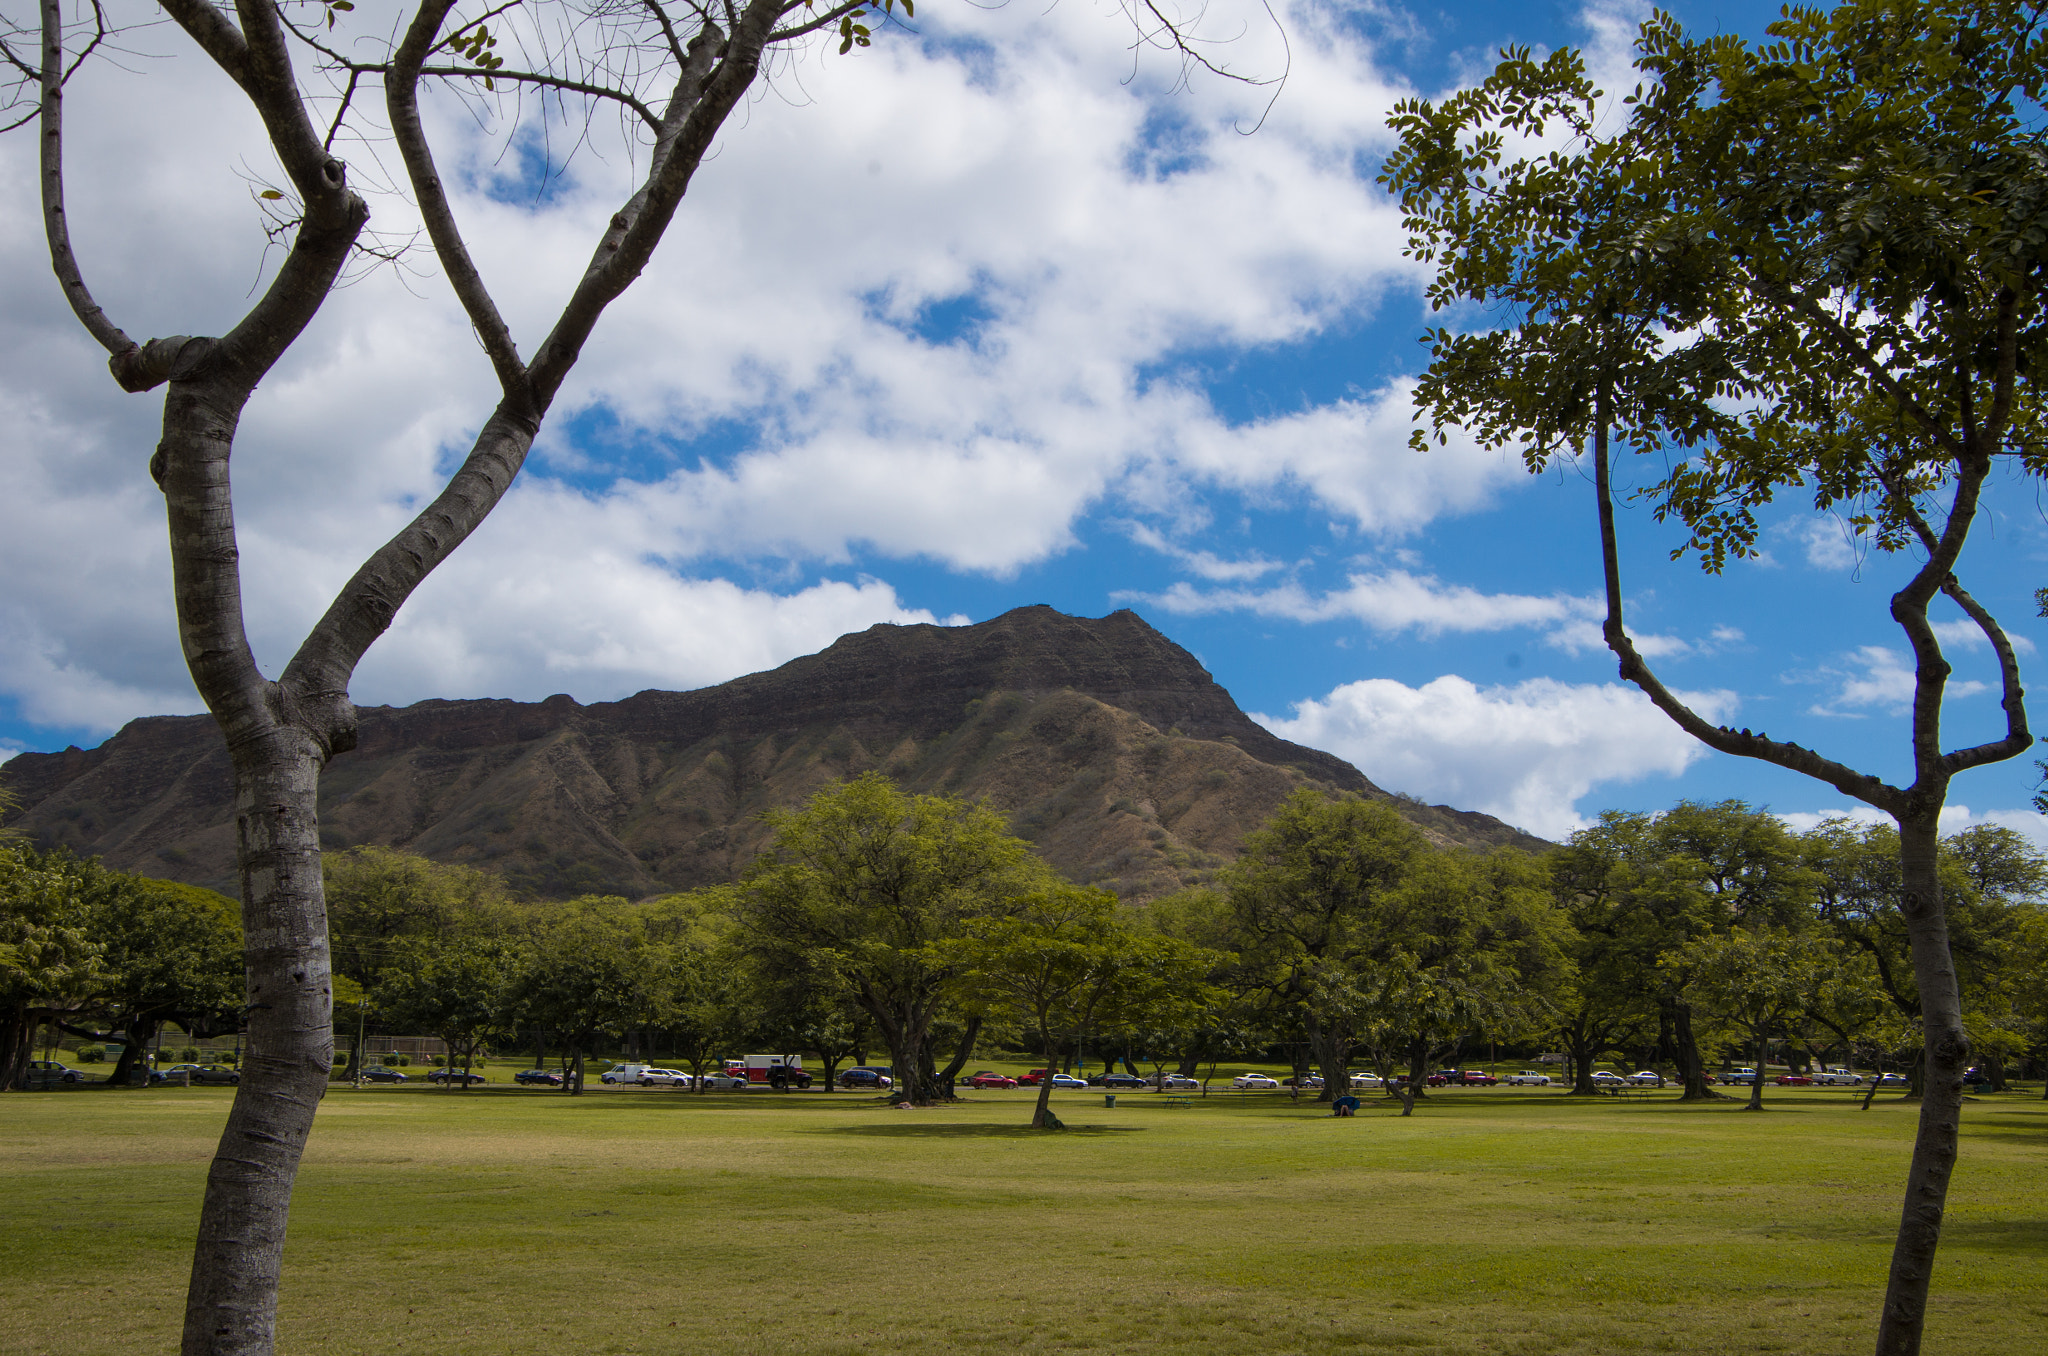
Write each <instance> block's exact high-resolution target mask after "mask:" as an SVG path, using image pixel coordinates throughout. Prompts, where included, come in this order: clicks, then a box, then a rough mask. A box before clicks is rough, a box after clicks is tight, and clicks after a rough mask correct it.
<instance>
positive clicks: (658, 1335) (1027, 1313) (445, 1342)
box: [0, 1071, 2048, 1356]
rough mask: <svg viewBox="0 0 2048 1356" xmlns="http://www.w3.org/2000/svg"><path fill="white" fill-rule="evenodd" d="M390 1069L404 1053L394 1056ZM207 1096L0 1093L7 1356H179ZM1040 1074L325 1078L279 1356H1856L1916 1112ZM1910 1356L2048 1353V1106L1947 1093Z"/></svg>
mask: <svg viewBox="0 0 2048 1356" xmlns="http://www.w3.org/2000/svg"><path fill="white" fill-rule="evenodd" d="M408 1072H410V1071H408ZM231 1095H232V1094H231V1091H230V1090H229V1089H225V1088H194V1089H189V1090H188V1089H152V1090H149V1091H146V1092H142V1091H119V1092H111V1091H92V1090H64V1091H57V1092H51V1093H31V1094H7V1095H4V1096H0V1161H4V1166H5V1170H6V1180H7V1183H8V1186H7V1189H6V1191H5V1193H4V1195H0V1305H4V1310H5V1312H7V1313H8V1314H9V1316H10V1317H9V1321H8V1322H7V1323H5V1324H4V1325H0V1353H10V1354H11V1353H31V1352H34V1353H51V1354H52V1356H57V1354H59V1353H61V1354H62V1356H84V1354H86V1353H101V1352H107V1353H116V1352H118V1353H128V1352H150V1353H162V1352H165V1351H169V1350H172V1349H174V1348H175V1346H176V1341H177V1332H178V1328H179V1323H180V1317H181V1310H182V1303H183V1295H184V1281H185V1272H186V1267H187V1265H188V1263H189V1254H190V1246H191V1244H190V1237H191V1229H192V1226H193V1221H194V1218H195V1216H196V1214H197V1210H198V1205H199V1197H200V1192H201V1189H202V1183H203V1180H204V1175H205V1170H206V1162H207V1160H208V1158H209V1157H210V1156H211V1153H212V1150H213V1144H214V1139H215V1137H216V1136H217V1134H218V1132H219V1128H220V1122H221V1118H222V1115H223V1114H224V1113H225V1111H226V1108H227V1105H228V1099H229V1097H230V1096H231ZM1033 1095H1034V1093H1033V1092H1032V1091H1031V1090H1029V1089H1020V1090H1018V1091H1015V1092H991V1093H975V1094H972V1095H971V1097H969V1099H968V1100H965V1101H963V1102H962V1103H961V1104H959V1105H958V1106H954V1107H948V1108H944V1109H937V1110H927V1111H898V1110H893V1109H887V1108H884V1107H881V1106H878V1105H877V1104H876V1103H875V1102H874V1101H873V1100H872V1099H871V1098H869V1097H866V1096H861V1095H855V1094H848V1093H832V1094H827V1093H824V1092H822V1091H812V1092H808V1093H792V1094H785V1095H778V1094H774V1093H770V1092H766V1091H756V1092H747V1093H725V1094H720V1093H712V1094H708V1095H703V1096H698V1095H692V1094H688V1093H678V1092H671V1091H669V1090H667V1089H647V1090H643V1089H639V1088H629V1089H617V1090H603V1091H598V1090H596V1089H595V1085H594V1082H593V1091H592V1092H591V1093H590V1094H589V1095H587V1096H584V1097H582V1098H570V1097H565V1096H563V1095H562V1094H560V1093H558V1092H543V1091H518V1090H514V1089H512V1088H510V1087H507V1086H504V1085H503V1084H502V1083H501V1082H500V1081H499V1080H498V1079H495V1078H494V1080H493V1086H492V1087H491V1088H488V1089H480V1090H477V1091H472V1092H469V1093H466V1094H465V1093H456V1092H447V1091H433V1090H429V1089H426V1088H424V1087H420V1086H408V1087H380V1088H371V1089H364V1090H356V1089H352V1088H348V1087H345V1086H343V1087H337V1088H336V1089H335V1090H334V1091H333V1092H331V1093H330V1094H329V1095H328V1098H327V1100H326V1102H325V1104H324V1105H323V1107H322V1109H321V1113H320V1122H319V1126H318V1128H317V1129H316V1131H315V1133H314V1136H313V1142H312V1146H311V1148H310V1150H309V1151H308V1154H307V1157H306V1163H305V1168H304V1171H303V1172H302V1173H301V1175H300V1178H299V1189H298V1196H297V1202H296V1205H295V1208H294V1217H293V1224H292V1242H291V1245H290V1249H289V1252H288V1254H287V1258H286V1281H285V1290H284V1297H283V1305H282V1316H281V1320H280V1326H281V1335H282V1341H281V1346H282V1348H283V1349H284V1350H286V1351H297V1352H312V1351H318V1352H320V1353H322V1354H323V1356H329V1354H331V1356H353V1354H354V1353H362V1354H363V1356H392V1354H393V1353H471V1352H474V1353H529V1352H530V1353H536V1354H537V1356H583V1353H600V1352H604V1353H609V1352H645V1353H686V1352H687V1353H692V1356H696V1354H697V1353H727V1352H730V1353H771V1352H772V1353H818V1354H820V1356H824V1354H828V1353H829V1354H833V1356H838V1354H841V1353H844V1354H845V1356H853V1354H854V1353H862V1354H863V1356H865V1354H866V1353H871V1352H874V1351H878V1350H892V1351H911V1352H921V1353H932V1354H933V1356H937V1354H938V1353H953V1352H962V1351H988V1352H1001V1353H1005V1354H1006V1356H1007V1354H1008V1353H1028V1352H1049V1351H1087V1350H1093V1351H1103V1352H1142V1353H1168V1352H1172V1353H1214V1354H1215V1356H1237V1354H1238V1353H1245V1352H1257V1353H1262V1354H1263V1353H1296V1352H1299V1353H1323V1352H1339V1351H1347V1352H1348V1351H1358V1350H1367V1351H1376V1350H1382V1349H1384V1350H1390V1351H1412V1352H1456V1353H1465V1352H1526V1353H1535V1352H1575V1353H1605V1352H1623V1351H1646V1352H1655V1351H1669V1352H1696V1353H1702V1354H1704V1353H1723V1352H1749V1351H1768V1352H1805V1353H1842V1352H1856V1351H1861V1350H1866V1349H1867V1348H1868V1346H1869V1344H1870V1340H1871V1336H1872V1333H1873V1331H1874V1326H1875V1325H1874V1318H1873V1315H1874V1313H1875V1310H1876V1307H1877V1304H1878V1300H1879V1297H1880V1295H1881V1293H1882V1288H1883V1283H1884V1273H1885V1266H1886V1262H1887V1260H1888V1258H1889V1255H1890V1250H1891V1236H1892V1229H1893V1227H1894V1224H1895V1222H1896V1217H1897V1206H1898V1198H1899V1192H1900V1189H1901V1183H1902V1182H1903V1179H1904V1172H1905V1164H1906V1158H1907V1153H1908V1149H1909V1142H1910V1137H1911V1134H1912V1122H1913V1115H1914V1109H1913V1108H1911V1107H1908V1106H1905V1105H1902V1104H1900V1103H1898V1102H1896V1101H1889V1100H1881V1101H1879V1102H1878V1103H1877V1104H1876V1106H1875V1107H1874V1108H1873V1109H1872V1110H1871V1111H1870V1112H1868V1113H1858V1112H1857V1111H1856V1110H1854V1106H1855V1102H1856V1100H1857V1098H1856V1097H1855V1096H1853V1095H1850V1094H1849V1093H1848V1091H1847V1090H1843V1091H1840V1092H1835V1091H1831V1090H1826V1089H1812V1090H1782V1089H1772V1090H1771V1091H1770V1092H1769V1093H1767V1094H1766V1095H1767V1097H1768V1098H1769V1102H1770V1105H1771V1110H1770V1111H1768V1112H1767V1113H1766V1114H1764V1115H1762V1116H1755V1115H1747V1114H1744V1113H1742V1112H1739V1111H1737V1110H1735V1109H1734V1105H1733V1104H1722V1105H1716V1106H1710V1107H1682V1106H1680V1105H1679V1104H1678V1103H1677V1102H1676V1101H1675V1100H1674V1098H1673V1095H1671V1094H1665V1095H1662V1096H1659V1097H1652V1098H1649V1099H1647V1100H1642V1101H1634V1102H1616V1101H1609V1100H1606V1099H1601V1100H1599V1101H1580V1100H1576V1099H1570V1098H1566V1097H1563V1096H1560V1095H1557V1094H1556V1093H1549V1092H1540V1091H1534V1090H1530V1091H1521V1090H1509V1089H1505V1088H1500V1089H1490V1090H1486V1091H1457V1092H1451V1093H1439V1094H1437V1095H1436V1096H1435V1097H1434V1098H1433V1099H1432V1102H1431V1103H1430V1104H1429V1105H1427V1106H1426V1107H1418V1110H1417V1113H1416V1115H1415V1116H1414V1117H1413V1118H1412V1119H1407V1120H1403V1119H1400V1118H1399V1117H1397V1116H1395V1115H1394V1114H1392V1113H1391V1112H1390V1111H1389V1110H1388V1109H1387V1108H1386V1105H1385V1104H1384V1103H1383V1102H1380V1101H1378V1100H1377V1099H1375V1100H1371V1101H1368V1102H1367V1105H1366V1109H1365V1110H1364V1111H1363V1112H1361V1113H1360V1115H1359V1116H1358V1117H1357V1118H1355V1119H1352V1120H1336V1119H1333V1118H1331V1117H1330V1116H1328V1114H1327V1113H1326V1112H1325V1113H1318V1111H1317V1110H1316V1109H1315V1108H1314V1106H1313V1105H1312V1104H1310V1103H1306V1102H1304V1103H1302V1104H1300V1105H1298V1106H1297V1105H1295V1104H1293V1103H1292V1102H1291V1101H1290V1100H1289V1099H1288V1098H1286V1097H1284V1096H1276V1095H1274V1094H1259V1095H1234V1094H1221V1095H1212V1096H1211V1097H1209V1098H1208V1099H1206V1100H1203V1099H1199V1098H1198V1099H1196V1101H1195V1104H1194V1105H1193V1106H1191V1107H1186V1108H1176V1107H1168V1106H1165V1105H1162V1104H1160V1099H1157V1098H1152V1097H1149V1096H1147V1095H1145V1094H1135V1095H1133V1094H1124V1095H1120V1096H1119V1097H1118V1104H1117V1106H1116V1108H1115V1109H1113V1110H1111V1109H1107V1108H1105V1107H1104V1106H1103V1104H1102V1097H1101V1095H1100V1094H1097V1093H1078V1092H1074V1093H1056V1094H1055V1105H1056V1106H1057V1107H1058V1108H1059V1109H1060V1112H1061V1115H1062V1116H1063V1117H1064V1118H1065V1119H1066V1121H1067V1124H1068V1125H1069V1126H1070V1127H1071V1128H1070V1129H1069V1130H1068V1131H1066V1132H1065V1133H1060V1134H1051V1133H1043V1132H1033V1131H1030V1130H1028V1129H1025V1128H1023V1122H1024V1120H1025V1119H1026V1117H1027V1115H1028V1114H1029V1106H1030V1101H1031V1098H1032V1096H1033ZM1964 1137H1965V1138H1964V1152H1963V1161H1962V1164H1961V1166H1960V1168H1959V1170H1958V1172H1957V1175H1956V1180H1955V1187H1954V1191H1953V1193H1952V1195H1951V1197H1950V1213H1949V1223H1948V1229H1947V1233H1946V1236H1945V1238H1944V1240H1943V1244H1942V1254H1941V1261H1940V1264H1939V1266H1938V1268H1937V1271H1936V1275H1935V1292H1936V1299H1935V1307H1934V1316H1933V1318H1932V1320H1931V1324H1930V1330H1931V1340H1930V1343H1929V1346H1928V1350H1929V1352H1930V1353H1942V1354H1943V1356H1952V1354H1958V1353H1981V1354H1982V1356H2013V1354H2014V1353H2019V1352H2028V1351H2038V1350H2041V1349H2042V1348H2041V1342H2042V1340H2043V1339H2042V1333H2043V1331H2044V1330H2048V1323H2044V1320H2048V1105H2044V1104H2043V1103H2042V1102H2040V1101H2038V1100H2035V1099H2033V1098H2030V1097H2025V1096H2021V1095H2013V1094H2008V1095H2005V1096H1999V1097H1986V1098H1983V1099H1980V1100H1978V1101H1975V1102H1972V1103H1970V1104H1969V1105H1968V1106H1967V1107H1966V1109H1965V1115H1964Z"/></svg>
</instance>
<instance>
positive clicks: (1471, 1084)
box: [1458, 1069, 1500, 1088]
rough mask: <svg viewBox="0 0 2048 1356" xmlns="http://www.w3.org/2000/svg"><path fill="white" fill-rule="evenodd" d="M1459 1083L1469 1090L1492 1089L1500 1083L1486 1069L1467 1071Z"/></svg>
mask: <svg viewBox="0 0 2048 1356" xmlns="http://www.w3.org/2000/svg"><path fill="white" fill-rule="evenodd" d="M1458 1081H1459V1082H1461V1083H1463V1084H1464V1085H1465V1086H1466V1087H1468V1088H1490V1087H1492V1086H1493V1085H1494V1084H1496V1083H1498V1082H1500V1080H1499V1079H1498V1078H1495V1077H1494V1076H1493V1075H1492V1074H1490V1073H1488V1072H1487V1071H1486V1070H1484V1069H1467V1070H1465V1072H1464V1074H1463V1075H1462V1076H1461V1077H1460V1078H1459V1079H1458Z"/></svg>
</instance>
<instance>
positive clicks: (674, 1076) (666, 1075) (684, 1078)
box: [640, 1066, 690, 1088]
mask: <svg viewBox="0 0 2048 1356" xmlns="http://www.w3.org/2000/svg"><path fill="white" fill-rule="evenodd" d="M676 1083H680V1084H682V1085H683V1086H684V1087H688V1086H689V1083H690V1076H689V1075H688V1074H686V1073H684V1072H683V1071H682V1070H681V1069H656V1068H653V1067H651V1066H650V1067H648V1068H645V1069H642V1070H641V1071H640V1086H641V1087H643V1088H651V1087H654V1086H655V1085H656V1084H665V1085H673V1084H676Z"/></svg>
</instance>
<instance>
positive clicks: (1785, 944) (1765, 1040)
mask: <svg viewBox="0 0 2048 1356" xmlns="http://www.w3.org/2000/svg"><path fill="white" fill-rule="evenodd" d="M1659 964H1668V965H1670V966H1672V967H1674V968H1683V969H1685V970H1686V971H1688V972H1689V981H1688V982H1689V987H1690V988H1691V990H1692V992H1693V993H1694V994H1695V995H1698V996H1699V997H1700V998H1701V999H1702V1000H1703V1001H1704V1002H1705V1003H1706V1004H1707V1006H1708V1008H1709V1010H1711V1011H1713V1012H1714V1013H1715V1014H1716V1015H1717V1016H1719V1017H1721V1018H1722V1019H1723V1020H1725V1021H1727V1022H1729V1023H1731V1024H1732V1025H1734V1026H1736V1027H1739V1028H1740V1029H1741V1030H1742V1031H1743V1033H1744V1034H1745V1035H1747V1036H1748V1037H1749V1040H1750V1048H1751V1049H1752V1051H1753V1052H1754V1060H1755V1066H1756V1077H1755V1078H1753V1079H1751V1080H1750V1085H1749V1105H1748V1106H1747V1107H1745V1108H1744V1110H1747V1111H1762V1110H1763V1109H1764V1065H1765V1063H1766V1062H1767V1061H1766V1056H1767V1054H1768V1053H1769V1051H1770V1040H1771V1037H1773V1036H1776V1035H1782V1034H1784V1033H1785V1032H1786V1031H1788V1030H1789V1028H1790V1026H1791V1024H1792V1023H1793V1022H1794V1021H1795V1020H1796V1019H1797V1018H1798V1017H1800V1016H1801V1015H1803V1014H1804V1013H1805V1012H1806V1011H1807V1010H1808V1009H1809V1008H1810V1007H1812V1006H1814V1005H1815V1004H1816V1003H1817V1002H1818V1001H1819V991H1820V989H1821V986H1822V984H1823V982H1824V980H1825V977H1826V976H1827V974H1828V973H1829V972H1830V971H1832V970H1833V969H1834V968H1835V966H1836V956H1835V954H1834V950H1833V948H1832V947H1831V946H1830V945H1829V944H1828V943H1827V942H1826V941H1825V940H1822V939H1819V938H1815V937H1812V936H1803V935H1801V934H1799V933H1795V932H1791V931H1789V930H1787V929H1784V928H1776V927H1760V928H1736V929H1734V930H1733V931H1729V932H1712V933H1708V934H1707V935H1706V936H1704V937H1699V938H1695V939H1694V940H1693V941H1691V942H1689V943H1687V944H1686V945H1685V946H1684V947H1683V948H1681V949H1680V950H1678V951H1675V952H1672V953H1670V954H1669V955H1667V956H1666V957H1664V959H1663V960H1662V961H1660V962H1659Z"/></svg>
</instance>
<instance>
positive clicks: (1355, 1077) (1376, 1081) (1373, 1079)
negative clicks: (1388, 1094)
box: [1349, 1070, 1386, 1088]
mask: <svg viewBox="0 0 2048 1356" xmlns="http://www.w3.org/2000/svg"><path fill="white" fill-rule="evenodd" d="M1349 1077H1350V1081H1351V1086H1352V1087H1353V1088H1378V1087H1384V1086H1386V1085H1385V1084H1384V1083H1383V1082H1382V1081H1381V1080H1380V1076H1379V1075H1378V1074H1376V1073H1368V1072H1365V1071H1364V1070H1353V1071H1352V1073H1351V1074H1350V1075H1349Z"/></svg>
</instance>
